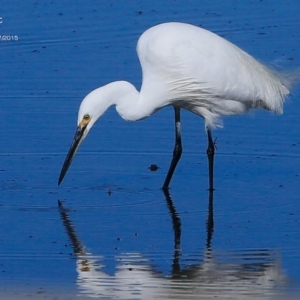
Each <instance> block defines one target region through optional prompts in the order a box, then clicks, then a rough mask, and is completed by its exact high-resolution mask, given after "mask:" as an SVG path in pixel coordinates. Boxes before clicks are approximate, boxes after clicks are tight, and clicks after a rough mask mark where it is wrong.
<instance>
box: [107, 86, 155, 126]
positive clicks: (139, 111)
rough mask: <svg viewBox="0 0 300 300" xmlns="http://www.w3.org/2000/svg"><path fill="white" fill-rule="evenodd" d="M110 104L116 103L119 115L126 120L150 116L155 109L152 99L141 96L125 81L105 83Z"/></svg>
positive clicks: (136, 119)
mask: <svg viewBox="0 0 300 300" xmlns="http://www.w3.org/2000/svg"><path fill="white" fill-rule="evenodd" d="M105 87H107V89H108V94H110V95H108V98H110V105H114V104H115V105H116V110H117V112H118V113H119V115H120V116H121V117H122V118H123V119H124V120H126V121H138V120H141V119H144V118H146V117H148V116H150V115H151V114H152V113H153V112H154V111H155V110H154V109H153V107H152V106H153V105H152V101H149V100H150V99H148V100H147V99H144V97H141V94H140V92H139V91H138V90H137V89H136V88H135V87H134V86H133V85H132V84H131V83H129V82H127V81H115V82H112V83H109V84H107V85H106V86H105Z"/></svg>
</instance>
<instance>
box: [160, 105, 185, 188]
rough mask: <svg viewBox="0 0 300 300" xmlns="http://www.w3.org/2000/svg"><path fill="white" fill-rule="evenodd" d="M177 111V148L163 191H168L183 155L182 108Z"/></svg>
mask: <svg viewBox="0 0 300 300" xmlns="http://www.w3.org/2000/svg"><path fill="white" fill-rule="evenodd" d="M174 110H175V146H174V150H173V158H172V161H171V165H170V167H169V171H168V174H167V176H166V179H165V182H164V185H163V189H167V188H168V187H169V184H170V181H171V179H172V176H173V173H174V171H175V168H176V166H177V163H178V161H179V159H180V157H181V153H182V144H181V128H180V108H179V107H174Z"/></svg>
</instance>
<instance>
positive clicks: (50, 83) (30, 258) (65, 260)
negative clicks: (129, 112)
mask: <svg viewBox="0 0 300 300" xmlns="http://www.w3.org/2000/svg"><path fill="white" fill-rule="evenodd" d="M99 3H100V2H99ZM99 3H98V2H97V4H96V2H93V1H85V4H84V5H83V4H82V2H79V1H72V4H71V1H65V2H63V3H61V2H57V1H44V2H43V3H41V2H38V1H26V2H21V3H20V2H17V1H8V0H4V1H1V4H0V5H1V6H0V17H1V18H2V23H0V35H12V36H16V35H17V36H18V40H14V41H12V40H11V41H1V42H0V61H1V65H0V66H1V67H0V76H1V86H2V88H1V94H0V97H1V104H2V105H1V113H2V114H1V116H2V117H1V118H0V124H1V125H2V126H1V128H2V130H1V133H0V135H1V139H0V145H1V147H0V160H1V167H0V182H1V185H0V190H1V196H2V197H1V199H0V224H1V229H0V237H1V246H0V257H1V262H0V296H1V299H2V298H3V299H24V298H25V297H31V299H32V298H33V299H73V298H74V297H75V296H76V297H77V298H78V299H89V298H93V297H94V298H100V299H154V298H157V299H210V298H213V299H297V297H298V298H299V293H300V285H299V283H300V271H299V265H300V254H299V249H300V241H299V231H300V219H299V216H300V206H299V204H298V203H299V201H300V197H299V176H300V167H299V166H300V154H299V147H300V140H299V129H300V128H299V127H300V125H299V117H298V115H299V113H298V112H299V109H300V104H299V101H298V99H299V97H300V89H299V87H298V88H296V89H295V90H294V91H293V95H292V96H291V97H290V99H289V100H288V101H287V103H286V106H285V111H284V114H283V115H280V116H276V115H272V114H270V113H268V112H254V113H250V114H249V115H246V116H238V117H230V118H224V129H221V130H216V131H214V136H215V137H217V138H218V139H217V154H216V163H215V165H216V170H215V185H216V191H215V192H214V194H213V195H212V194H209V193H208V191H207V184H208V182H207V181H208V180H207V161H206V160H207V159H206V155H205V149H206V143H207V141H206V136H205V132H204V124H203V121H202V120H201V119H200V118H199V117H197V116H194V115H192V114H190V113H187V112H184V113H183V114H182V127H183V128H182V130H183V143H184V144H183V146H184V153H183V156H182V158H181V161H180V163H179V165H178V168H177V171H176V173H175V176H174V178H173V181H172V186H171V189H170V193H169V194H167V195H166V194H164V193H163V192H162V190H161V189H160V187H161V185H162V183H163V180H164V176H165V174H166V171H167V169H168V166H169V162H170V159H171V153H172V149H173V142H174V141H173V139H174V132H173V111H172V109H169V108H166V109H164V110H161V111H160V112H158V113H157V114H155V115H154V116H152V117H151V118H149V119H146V120H143V121H141V122H136V123H126V122H124V121H123V120H122V119H121V118H120V117H119V116H118V115H117V113H116V112H115V110H114V109H111V110H109V111H108V112H107V113H106V114H105V116H104V117H103V118H102V119H101V121H99V123H98V124H97V125H96V126H95V128H94V129H93V130H92V131H91V132H90V134H89V137H88V138H87V139H86V140H85V142H84V143H83V145H82V146H81V148H80V150H79V152H78V154H77V156H76V158H75V159H74V162H73V164H72V166H71V168H70V170H69V172H68V174H67V175H66V178H65V179H64V181H63V183H62V185H61V186H60V187H57V179H58V174H59V171H60V168H61V166H62V163H63V161H64V158H65V155H66V152H67V150H68V147H69V145H70V143H71V139H72V137H73V134H74V132H73V131H75V127H76V119H77V109H78V106H79V103H80V101H81V99H82V98H83V97H84V96H85V95H86V94H87V93H88V92H89V91H90V90H92V89H94V88H95V87H98V86H100V85H102V84H105V83H107V82H109V81H113V80H118V79H125V80H129V81H131V82H133V83H134V84H136V85H137V86H139V85H140V83H141V71H140V66H139V62H138V59H137V56H136V53H135V45H136V41H137V39H138V37H139V35H140V34H141V33H142V32H143V31H144V30H145V29H147V28H149V27H151V26H153V25H154V24H157V23H161V22H166V21H182V22H188V23H192V24H195V25H201V26H203V27H205V28H207V29H210V30H212V31H214V32H216V33H218V34H220V35H222V36H224V37H225V38H227V39H229V40H230V41H232V42H234V43H236V44H237V45H239V46H240V47H242V48H243V49H245V50H246V51H248V52H249V53H251V54H252V55H254V56H255V57H257V58H258V59H259V60H261V61H264V62H266V63H267V64H271V65H274V66H277V67H279V68H283V69H288V70H289V69H293V68H297V67H298V66H299V60H300V56H299V53H298V52H299V51H298V48H299V44H300V37H299V34H298V31H299V30H298V29H299V25H300V21H299V12H300V4H299V3H298V1H296V0H293V1H292V0H289V1H284V2H283V1H282V2H280V3H276V4H275V3H274V1H251V2H250V1H244V2H243V3H240V2H234V3H233V4H230V5H228V4H226V3H223V2H222V1H217V0H214V1H202V2H201V4H199V2H198V1H189V2H186V1H175V2H169V1H154V2H153V1H152V2H151V3H150V2H149V1H139V2H138V3H136V4H134V5H128V4H126V3H125V2H124V3H123V4H120V3H118V4H116V3H114V2H108V1H107V2H105V3H101V5H100V4H99ZM151 164H156V165H158V167H159V169H158V170H157V171H156V172H151V171H150V169H149V166H150V165H151ZM58 201H59V202H58ZM58 203H60V205H58ZM55 297H56V298H55ZM201 297H202V298H201Z"/></svg>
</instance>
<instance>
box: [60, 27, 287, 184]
mask: <svg viewBox="0 0 300 300" xmlns="http://www.w3.org/2000/svg"><path fill="white" fill-rule="evenodd" d="M137 53H138V57H139V60H140V63H141V67H142V73H143V82H142V86H141V89H140V92H139V91H138V90H137V89H136V88H135V87H134V86H133V85H132V84H131V83H129V82H126V81H116V82H112V83H109V84H107V85H105V86H102V87H100V88H97V89H95V90H93V91H92V92H90V93H89V94H88V95H87V96H86V97H85V98H84V99H83V101H82V103H81V105H80V108H79V112H78V127H77V130H76V133H75V137H74V140H73V142H72V144H71V147H70V150H69V152H68V155H67V157H66V159H65V162H64V165H63V167H62V170H61V173H60V176H59V180H58V184H60V183H61V181H62V180H63V178H64V176H65V174H66V172H67V170H68V168H69V166H70V164H71V162H72V159H73V157H74V155H75V153H76V151H77V149H78V147H79V145H80V143H81V142H82V141H83V139H84V138H85V137H86V135H87V134H88V132H89V130H90V129H91V128H92V126H93V125H94V124H95V122H96V121H97V120H98V119H99V118H100V117H101V116H102V115H103V114H104V113H105V111H106V110H107V109H108V108H109V107H110V106H112V105H115V106H116V110H117V112H118V113H119V114H120V116H121V117H122V118H123V119H124V120H126V121H137V120H141V119H144V118H146V117H149V116H151V115H152V114H153V113H155V112H156V111H158V110H159V109H161V108H163V107H165V106H173V107H174V110H175V147H174V151H173V159H172V161H171V164H170V167H169V171H168V173H167V176H166V179H165V182H164V184H163V188H168V187H169V184H170V181H171V178H172V175H173V173H174V170H175V168H176V165H177V163H178V161H179V159H180V156H181V153H182V144H181V129H180V110H181V109H182V108H183V109H186V110H188V111H190V112H193V113H195V114H197V115H199V116H201V117H202V118H203V119H204V121H205V129H206V131H207V136H208V148H207V156H208V163H209V189H210V190H213V160H214V152H215V145H214V141H213V138H212V134H211V130H212V128H214V127H216V126H220V122H219V118H220V116H224V115H235V114H242V113H244V112H246V111H248V110H250V109H254V108H263V109H267V110H270V111H273V112H276V113H282V110H283V102H284V100H285V98H286V96H287V95H288V94H289V89H290V80H289V79H288V78H286V76H283V75H282V74H279V73H278V72H276V71H273V70H271V69H269V68H268V67H266V66H264V65H263V64H261V63H259V62H258V61H257V60H255V59H254V58H253V57H252V56H250V55H249V54H247V53H245V52H244V51H243V50H241V49H240V48H238V47H237V46H235V45H233V44H232V43H230V42H229V41H227V40H225V39H224V38H222V37H220V36H218V35H216V34H214V33H212V32H210V31H208V30H205V29H202V28H199V27H196V26H193V25H189V24H183V23H175V22H174V23H164V24H160V25H157V26H154V27H152V28H150V29H148V30H147V31H145V32H144V33H143V34H142V35H141V37H140V38H139V40H138V44H137Z"/></svg>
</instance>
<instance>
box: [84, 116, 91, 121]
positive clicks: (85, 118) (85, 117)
mask: <svg viewBox="0 0 300 300" xmlns="http://www.w3.org/2000/svg"><path fill="white" fill-rule="evenodd" d="M90 118H91V117H90V115H84V116H83V120H85V121H89V119H90Z"/></svg>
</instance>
